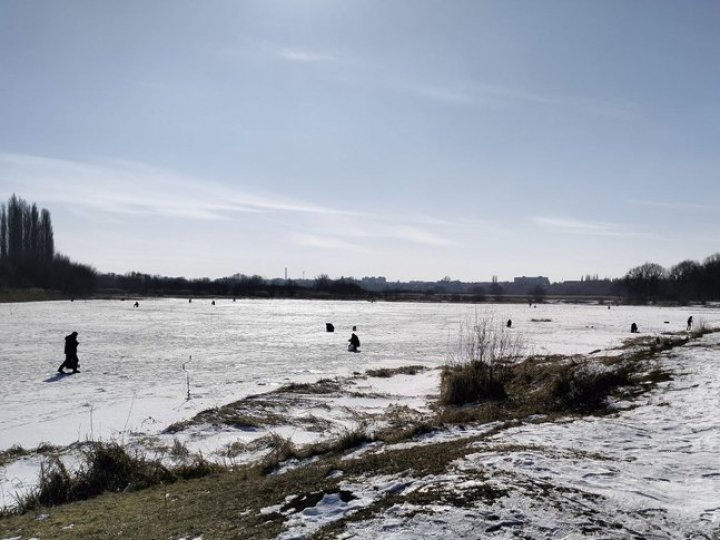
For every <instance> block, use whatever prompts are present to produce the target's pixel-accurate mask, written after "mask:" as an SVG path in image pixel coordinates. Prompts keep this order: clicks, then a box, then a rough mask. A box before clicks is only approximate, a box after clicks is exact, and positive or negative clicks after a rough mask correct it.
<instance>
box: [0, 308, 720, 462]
mask: <svg viewBox="0 0 720 540" xmlns="http://www.w3.org/2000/svg"><path fill="white" fill-rule="evenodd" d="M476 314H477V317H479V318H482V317H488V316H492V317H494V319H495V320H496V321H497V322H498V323H500V322H504V321H506V320H507V319H512V321H513V326H512V331H513V332H518V333H522V334H523V335H524V336H525V337H526V339H527V342H528V343H529V344H530V345H531V347H532V352H535V353H537V354H541V353H549V352H556V353H588V352H590V351H593V350H595V349H600V348H603V349H604V348H608V347H611V346H613V345H618V344H620V343H621V342H622V340H623V339H624V338H626V337H628V336H629V335H630V334H629V327H630V324H631V323H632V322H635V323H637V324H638V326H639V328H640V331H641V332H643V333H656V332H661V331H678V330H684V328H685V321H686V320H687V318H688V317H689V316H690V315H693V317H694V319H695V321H696V323H699V322H701V321H705V322H707V323H708V324H715V325H717V324H720V309H718V308H702V307H691V308H657V307H630V306H613V307H612V309H608V308H607V306H598V305H552V304H547V305H538V306H537V307H536V308H530V307H529V306H528V305H527V304H518V305H508V304H501V305H492V304H482V305H477V306H474V305H466V304H419V303H389V302H374V303H370V302H339V301H303V300H238V301H237V302H232V301H230V300H218V301H217V305H215V306H212V305H211V304H210V300H200V299H196V300H194V301H193V302H192V303H188V301H187V300H181V299H157V300H151V299H144V300H141V301H140V307H139V308H134V307H133V302H130V301H126V302H121V301H118V300H112V301H110V300H108V301H100V300H96V301H76V302H40V303H23V304H0V321H1V322H0V364H1V365H2V367H3V370H4V373H5V376H4V377H3V380H2V383H0V389H1V390H0V450H2V449H6V448H9V447H10V446H12V445H15V444H20V445H22V446H24V447H26V448H32V447H35V446H37V445H38V444H39V443H41V442H50V443H54V444H68V443H71V442H74V441H77V440H84V439H86V438H114V437H118V436H119V435H120V434H121V433H130V432H132V433H135V434H138V433H156V432H158V431H160V430H162V429H163V428H164V427H166V426H167V425H168V424H169V423H171V422H174V421H177V420H181V419H184V418H188V417H190V416H192V415H194V414H195V413H196V412H198V411H200V410H203V409H207V408H210V407H213V406H217V405H222V404H224V403H227V402H231V401H234V400H237V399H240V398H241V397H244V396H247V395H249V394H257V393H261V392H266V391H269V390H272V389H273V388H274V387H277V386H279V385H281V384H285V383H287V382H289V381H314V380H317V379H320V378H323V377H334V376H336V375H346V374H349V373H352V372H353V371H361V372H362V371H364V370H366V369H368V368H374V367H379V366H385V367H397V366H401V365H408V364H424V365H427V366H437V365H441V364H442V363H444V362H445V361H446V360H447V358H448V353H449V351H450V350H451V349H452V348H453V346H454V344H455V343H456V342H457V335H458V332H459V328H460V325H461V324H462V323H463V322H468V321H470V322H471V321H472V320H473V319H474V318H475V316H476ZM533 319H535V320H533ZM327 322H330V323H333V324H334V325H335V329H336V331H335V333H326V332H325V323H327ZM353 326H357V334H358V335H359V337H360V339H361V341H362V346H361V351H362V352H361V353H360V354H352V353H348V352H347V350H346V344H347V339H348V338H349V337H350V333H351V331H352V327H353ZM73 330H76V331H77V332H78V333H79V336H78V339H79V341H80V347H79V350H78V356H79V358H80V369H81V371H82V372H81V373H80V374H78V375H73V376H66V377H58V376H56V375H57V374H56V370H57V367H58V366H59V365H60V363H61V362H62V360H63V358H64V357H63V343H64V336H65V335H67V334H69V333H70V332H72V331H73ZM185 369H187V373H186V371H185ZM188 373H189V378H190V392H191V399H190V400H187V399H186V396H187V376H188Z"/></svg>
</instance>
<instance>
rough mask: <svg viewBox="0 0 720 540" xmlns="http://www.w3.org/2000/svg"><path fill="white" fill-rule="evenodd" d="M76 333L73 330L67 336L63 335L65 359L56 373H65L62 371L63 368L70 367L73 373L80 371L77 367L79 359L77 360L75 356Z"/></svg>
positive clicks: (76, 346)
mask: <svg viewBox="0 0 720 540" xmlns="http://www.w3.org/2000/svg"><path fill="white" fill-rule="evenodd" d="M77 335H78V333H77V332H73V333H72V334H70V335H69V336H65V361H64V362H63V363H62V364H61V365H60V367H59V368H58V373H65V372H64V371H63V370H64V369H65V368H68V369H72V372H73V373H78V372H79V371H80V370H79V369H78V364H79V363H80V360H78V357H77V348H78V340H77Z"/></svg>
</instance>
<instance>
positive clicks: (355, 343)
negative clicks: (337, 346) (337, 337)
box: [348, 332, 360, 352]
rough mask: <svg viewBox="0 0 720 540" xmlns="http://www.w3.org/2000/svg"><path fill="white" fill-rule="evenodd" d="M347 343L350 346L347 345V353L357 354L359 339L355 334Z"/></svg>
mask: <svg viewBox="0 0 720 540" xmlns="http://www.w3.org/2000/svg"><path fill="white" fill-rule="evenodd" d="M348 341H349V342H350V345H348V351H350V352H358V348H359V347H360V338H359V337H357V335H356V334H355V332H353V333H352V335H351V336H350V339H348Z"/></svg>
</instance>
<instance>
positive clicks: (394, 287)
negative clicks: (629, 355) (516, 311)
mask: <svg viewBox="0 0 720 540" xmlns="http://www.w3.org/2000/svg"><path fill="white" fill-rule="evenodd" d="M366 281H367V283H366ZM378 284H380V285H382V287H380V288H378ZM506 286H507V287H512V286H513V284H511V283H508V284H506ZM0 287H6V288H27V287H40V288H43V289H51V290H58V291H62V292H64V293H66V294H71V295H87V294H91V293H93V292H95V291H96V290H97V289H98V288H100V289H102V290H103V292H106V293H111V294H112V293H117V294H127V293H129V294H141V295H164V294H165V295H218V296H249V297H266V298H267V297H269V298H279V297H282V298H292V297H299V298H369V297H377V298H387V299H392V298H395V297H398V298H401V297H402V296H403V295H409V294H416V295H417V294H418V293H420V294H423V295H426V296H427V295H429V296H433V295H439V296H450V295H452V296H453V297H456V299H457V300H458V301H464V300H467V299H468V298H470V299H472V300H474V301H485V300H486V299H487V298H490V299H491V300H495V301H502V300H503V297H504V296H505V295H506V293H507V292H508V291H506V290H504V288H503V287H502V286H501V285H500V283H499V282H498V281H497V278H494V279H493V282H492V284H491V285H490V287H489V291H487V292H486V290H485V288H484V287H482V286H479V285H477V284H472V283H470V284H465V283H461V282H455V281H452V280H451V279H450V278H449V277H448V278H444V279H443V280H441V281H439V282H427V283H424V282H417V283H416V282H410V283H400V282H398V283H393V284H390V283H386V282H385V279H384V278H382V279H367V278H365V279H363V280H357V279H354V278H352V277H347V278H346V277H341V278H340V279H335V280H333V279H331V278H330V277H329V276H328V275H327V274H320V275H319V276H317V277H316V278H315V279H314V280H304V279H303V280H295V281H294V280H283V279H272V280H267V279H264V278H263V277H261V276H258V275H252V276H247V275H244V274H235V275H233V276H229V277H224V278H220V279H214V280H211V279H208V278H201V279H186V278H183V277H164V276H151V275H148V274H142V273H138V272H131V273H127V274H124V275H118V274H102V275H99V276H98V275H97V273H96V271H95V270H94V269H93V268H92V267H90V266H87V265H83V264H78V263H75V262H73V261H71V260H70V259H69V258H68V257H66V256H64V255H61V254H59V253H56V252H55V241H54V235H53V226H52V220H51V217H50V212H49V211H48V210H47V209H45V208H42V209H39V208H38V207H37V205H36V204H35V203H32V204H29V203H27V202H26V201H25V200H23V199H21V198H19V197H17V196H16V195H14V194H13V195H12V197H10V199H9V200H8V201H7V203H2V204H0ZM465 289H467V290H465ZM461 292H462V293H463V294H460V293H461ZM510 292H512V291H510ZM487 293H489V296H488V295H487ZM525 293H526V294H527V295H528V298H529V299H530V300H531V301H534V302H539V301H542V300H543V298H544V297H545V295H547V294H559V295H566V296H573V295H578V294H589V295H593V294H598V295H603V296H610V295H611V296H617V297H622V298H623V299H624V300H625V301H626V302H631V303H648V302H676V303H688V302H703V301H720V253H716V254H714V255H711V256H709V257H707V258H706V259H705V260H704V261H703V262H702V263H700V262H697V261H693V260H685V261H682V262H680V263H678V264H676V265H674V266H672V267H670V268H664V267H663V266H661V265H659V264H656V263H651V262H648V263H645V264H642V265H640V266H636V267H635V268H631V269H630V270H629V271H628V272H627V274H625V276H624V277H622V278H619V279H612V280H611V279H608V278H606V279H602V280H600V279H598V276H597V275H595V276H592V275H587V276H585V277H584V278H583V279H581V280H580V281H579V282H564V283H553V284H551V285H550V287H549V288H548V289H546V288H544V287H539V286H536V287H535V288H534V289H532V290H530V291H526V292H525Z"/></svg>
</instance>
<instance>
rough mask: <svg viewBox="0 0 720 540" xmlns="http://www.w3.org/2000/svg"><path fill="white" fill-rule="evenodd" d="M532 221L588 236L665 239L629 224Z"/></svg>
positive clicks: (570, 220)
mask: <svg viewBox="0 0 720 540" xmlns="http://www.w3.org/2000/svg"><path fill="white" fill-rule="evenodd" d="M532 221H533V222H534V223H536V224H538V225H541V226H544V227H550V228H552V229H555V230H556V231H558V232H562V233H566V234H579V235H588V236H614V237H619V238H644V239H648V240H650V239H652V240H664V238H663V237H661V236H658V235H655V234H651V233H645V232H639V231H633V230H631V229H630V228H629V227H628V226H627V225H623V224H619V223H606V222H600V221H581V220H578V219H573V218H554V217H534V218H532Z"/></svg>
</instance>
